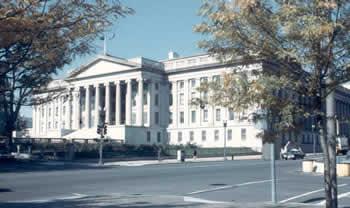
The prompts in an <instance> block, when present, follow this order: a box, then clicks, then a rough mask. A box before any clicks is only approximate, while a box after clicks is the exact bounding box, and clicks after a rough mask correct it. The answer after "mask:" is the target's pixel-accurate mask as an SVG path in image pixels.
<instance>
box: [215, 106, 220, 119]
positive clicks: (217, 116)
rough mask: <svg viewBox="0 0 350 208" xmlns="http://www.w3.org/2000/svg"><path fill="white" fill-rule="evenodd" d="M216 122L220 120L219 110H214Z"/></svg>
mask: <svg viewBox="0 0 350 208" xmlns="http://www.w3.org/2000/svg"><path fill="white" fill-rule="evenodd" d="M215 116H216V121H220V120H221V110H220V109H216V113H215Z"/></svg>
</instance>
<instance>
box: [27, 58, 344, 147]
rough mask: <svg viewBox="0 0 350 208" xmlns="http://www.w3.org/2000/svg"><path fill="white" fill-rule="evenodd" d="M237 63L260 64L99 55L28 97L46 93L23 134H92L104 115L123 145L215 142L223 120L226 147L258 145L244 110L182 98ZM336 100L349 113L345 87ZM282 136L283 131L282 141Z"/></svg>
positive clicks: (308, 138)
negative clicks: (234, 110) (49, 96)
mask: <svg viewBox="0 0 350 208" xmlns="http://www.w3.org/2000/svg"><path fill="white" fill-rule="evenodd" d="M242 66H244V67H245V68H246V70H252V69H262V68H263V67H264V64H263V63H261V62H255V63H240V62H239V61H238V62H237V63H235V64H232V65H230V66H228V65H224V64H222V63H220V62H219V61H217V60H216V59H215V58H213V57H211V56H209V55H196V56H190V57H183V58H180V57H178V55H177V54H176V53H174V52H170V53H169V57H168V60H164V61H154V60H150V59H147V58H143V57H139V58H133V59H123V58H118V57H113V56H109V55H108V56H102V55H101V56H98V57H96V58H95V59H94V60H92V61H91V62H89V63H87V64H86V65H83V66H81V67H79V68H78V69H76V70H73V71H72V72H71V73H70V74H69V75H68V77H67V78H65V79H63V80H55V81H53V82H51V83H50V84H49V86H48V87H47V89H46V90H45V91H44V92H43V93H41V94H37V95H36V96H37V97H42V98H45V97H47V96H48V95H52V97H53V98H54V99H53V100H52V101H51V102H47V103H44V104H42V105H38V106H35V107H34V108H33V129H32V133H31V134H32V135H31V136H33V137H46V138H48V137H49V138H68V139H74V138H79V139H80V138H81V139H84V138H98V135H97V133H96V128H97V125H98V124H99V123H100V122H101V119H104V120H105V122H107V123H108V134H107V137H108V138H111V139H117V140H121V141H123V142H125V143H130V144H168V143H169V144H187V143H192V144H197V145H199V146H202V147H222V146H223V143H224V125H223V123H224V122H226V123H227V129H226V135H227V146H230V147H251V148H252V149H254V150H258V151H260V150H261V148H262V142H261V139H260V138H257V137H256V134H257V133H258V132H259V129H258V128H256V126H255V125H254V124H253V123H251V122H250V121H249V119H242V117H243V118H244V117H245V116H246V115H240V114H238V113H236V112H233V111H231V110H229V109H227V108H222V107H218V106H211V105H206V106H204V108H201V107H200V106H196V105H191V102H190V100H191V99H192V98H196V97H199V92H198V91H197V90H196V88H197V87H198V86H199V85H200V83H201V82H205V81H212V80H215V79H219V78H220V75H222V74H223V73H224V72H229V71H230V70H232V68H234V67H242ZM337 99H338V100H339V101H337V103H338V104H337V108H338V110H339V109H341V110H342V111H344V112H343V113H347V115H349V113H350V107H349V106H350V105H349V103H350V96H349V92H348V90H346V89H342V93H337ZM338 105H339V106H340V105H341V107H339V106H338ZM202 107H203V106H202ZM309 126H310V125H306V126H305V129H304V132H303V133H302V134H301V135H300V137H301V140H302V142H303V143H305V144H306V145H307V144H310V145H311V144H312V141H313V140H314V139H316V137H317V135H316V133H315V132H312V130H311V128H309ZM344 128H345V127H344ZM290 137H291V135H283V139H284V140H288V139H289V138H290Z"/></svg>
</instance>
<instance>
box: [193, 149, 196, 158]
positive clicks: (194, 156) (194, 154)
mask: <svg viewBox="0 0 350 208" xmlns="http://www.w3.org/2000/svg"><path fill="white" fill-rule="evenodd" d="M193 159H197V150H196V149H195V150H194V151H193Z"/></svg>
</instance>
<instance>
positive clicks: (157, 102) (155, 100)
mask: <svg viewBox="0 0 350 208" xmlns="http://www.w3.org/2000/svg"><path fill="white" fill-rule="evenodd" d="M158 104H159V95H158V94H156V95H155V97H154V105H156V106H158Z"/></svg>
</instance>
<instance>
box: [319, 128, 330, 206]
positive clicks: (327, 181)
mask: <svg viewBox="0 0 350 208" xmlns="http://www.w3.org/2000/svg"><path fill="white" fill-rule="evenodd" d="M321 123H323V122H321ZM320 142H321V146H322V149H323V161H324V176H323V180H324V184H325V198H326V208H331V207H332V205H331V202H332V191H331V177H330V174H329V173H330V172H329V169H330V161H329V152H328V144H327V140H326V136H325V133H324V126H323V125H322V124H321V127H320Z"/></svg>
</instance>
